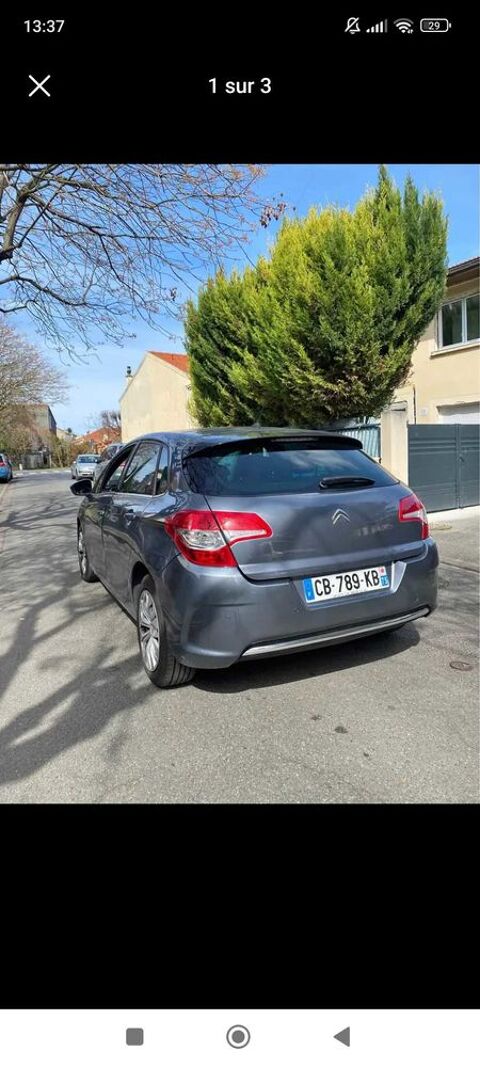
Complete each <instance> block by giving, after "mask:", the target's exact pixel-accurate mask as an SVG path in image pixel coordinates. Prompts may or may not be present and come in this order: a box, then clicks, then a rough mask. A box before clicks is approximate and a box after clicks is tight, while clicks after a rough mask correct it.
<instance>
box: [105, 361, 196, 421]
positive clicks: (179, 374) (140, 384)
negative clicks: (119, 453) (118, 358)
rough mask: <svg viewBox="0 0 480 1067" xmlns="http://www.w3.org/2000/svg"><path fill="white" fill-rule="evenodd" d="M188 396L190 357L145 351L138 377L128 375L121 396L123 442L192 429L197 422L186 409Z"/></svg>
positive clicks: (137, 373)
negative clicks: (145, 436) (166, 432)
mask: <svg viewBox="0 0 480 1067" xmlns="http://www.w3.org/2000/svg"><path fill="white" fill-rule="evenodd" d="M129 369H130V368H128V370H129ZM189 395H190V382H189V375H188V356H186V355H183V354H178V353H175V352H146V353H145V356H144V357H143V359H142V362H141V363H140V366H139V367H138V369H137V370H136V372H135V374H131V373H128V372H127V380H126V385H125V389H124V391H123V393H122V395H121V397H120V401H119V402H120V411H121V415H122V439H123V441H125V442H127V441H131V440H132V438H134V437H140V436H141V435H142V434H146V433H152V432H153V433H155V432H159V431H161V430H185V429H189V428H191V427H193V426H194V425H195V423H194V421H193V420H192V418H191V417H190V415H189V414H188V410H187V405H188V399H189Z"/></svg>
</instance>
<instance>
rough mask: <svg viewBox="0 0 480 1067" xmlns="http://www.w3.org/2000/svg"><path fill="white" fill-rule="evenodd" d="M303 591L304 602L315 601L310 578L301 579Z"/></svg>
mask: <svg viewBox="0 0 480 1067" xmlns="http://www.w3.org/2000/svg"><path fill="white" fill-rule="evenodd" d="M303 589H304V593H305V599H306V600H315V593H314V592H313V582H312V579H311V578H304V579H303Z"/></svg>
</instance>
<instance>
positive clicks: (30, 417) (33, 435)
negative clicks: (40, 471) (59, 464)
mask: <svg viewBox="0 0 480 1067" xmlns="http://www.w3.org/2000/svg"><path fill="white" fill-rule="evenodd" d="M22 419H23V420H24V421H23V425H24V427H25V429H26V430H27V432H28V434H29V436H30V445H29V449H28V451H27V452H24V453H23V455H22V456H21V457H20V461H21V463H22V466H23V467H25V468H27V469H30V470H32V469H34V468H36V467H51V465H52V452H51V448H50V444H51V437H50V435H51V434H53V436H54V437H56V436H57V423H56V421H55V417H54V414H53V412H52V410H51V409H50V407H49V405H48V404H26V405H25V406H24V407H23V409H22Z"/></svg>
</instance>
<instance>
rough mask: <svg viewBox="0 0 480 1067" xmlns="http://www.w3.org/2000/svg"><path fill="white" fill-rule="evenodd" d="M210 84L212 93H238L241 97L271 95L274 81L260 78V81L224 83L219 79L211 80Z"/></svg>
mask: <svg viewBox="0 0 480 1067" xmlns="http://www.w3.org/2000/svg"><path fill="white" fill-rule="evenodd" d="M208 84H209V85H210V87H211V91H212V93H217V92H219V93H222V92H223V93H228V94H229V95H232V93H237V94H238V95H241V94H243V93H255V92H260V93H271V91H272V79H271V78H260V79H259V81H248V82H247V81H239V82H223V81H219V80H218V79H217V78H210V79H209V82H208Z"/></svg>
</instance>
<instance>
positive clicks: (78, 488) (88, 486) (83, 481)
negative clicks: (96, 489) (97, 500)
mask: <svg viewBox="0 0 480 1067" xmlns="http://www.w3.org/2000/svg"><path fill="white" fill-rule="evenodd" d="M70 492H71V493H73V495H74V496H88V494H89V493H91V492H92V479H91V478H79V479H78V482H74V483H73V485H71V486H70Z"/></svg>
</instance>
